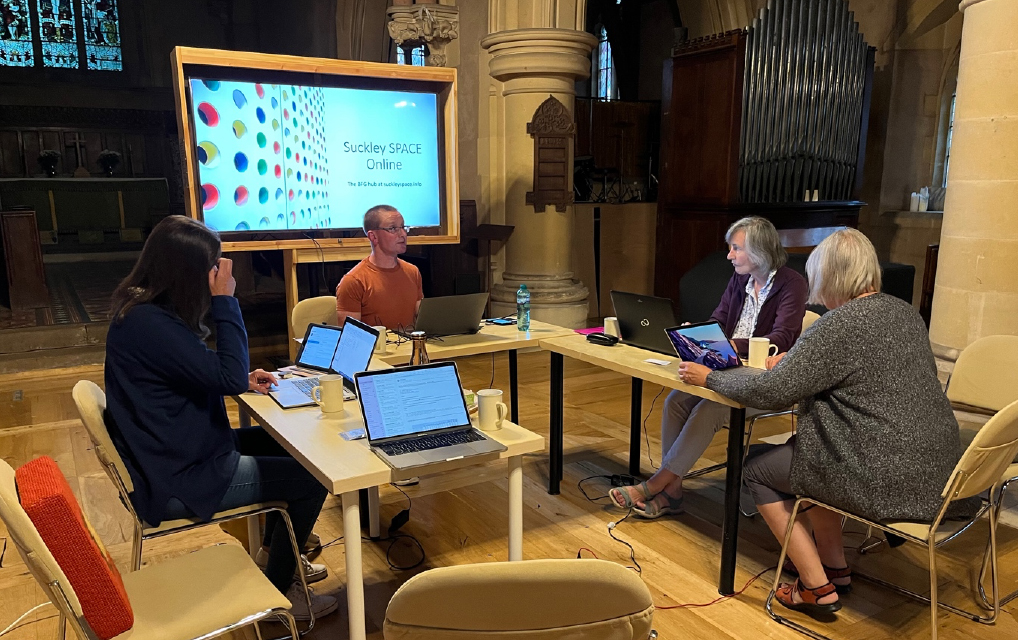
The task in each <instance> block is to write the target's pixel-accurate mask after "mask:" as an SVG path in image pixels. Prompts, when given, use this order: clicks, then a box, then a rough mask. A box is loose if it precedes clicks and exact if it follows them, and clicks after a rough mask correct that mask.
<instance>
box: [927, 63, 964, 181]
mask: <svg viewBox="0 0 1018 640" xmlns="http://www.w3.org/2000/svg"><path fill="white" fill-rule="evenodd" d="M959 59H960V47H957V48H955V51H954V53H953V55H952V56H951V57H950V58H948V63H947V64H946V65H945V67H944V71H943V74H942V76H941V81H940V116H939V118H938V122H937V147H936V155H935V156H934V163H933V186H935V187H947V173H948V170H949V169H950V166H951V142H952V141H953V140H954V105H955V101H956V99H957V96H958V61H959Z"/></svg>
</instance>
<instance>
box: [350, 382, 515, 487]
mask: <svg viewBox="0 0 1018 640" xmlns="http://www.w3.org/2000/svg"><path fill="white" fill-rule="evenodd" d="M354 379H355V380H356V385H357V398H358V401H359V402H360V405H361V411H362V413H363V414H364V427H365V431H366V432H367V436H368V444H369V445H370V446H371V449H372V451H374V452H375V454H377V455H378V457H380V458H381V459H382V460H383V461H385V463H386V464H388V465H389V466H390V467H392V468H393V469H397V470H401V469H412V468H414V467H420V466H423V465H426V464H431V463H435V462H443V461H451V460H458V459H460V458H470V457H474V456H483V455H490V454H497V453H498V452H500V451H505V450H506V447H505V446H504V445H502V444H500V443H498V442H496V441H495V440H492V439H491V438H489V437H488V436H486V435H485V434H484V433H482V432H481V431H479V430H477V429H475V428H474V427H473V425H471V424H470V416H469V414H468V412H467V404H466V400H465V399H464V398H463V388H462V385H461V384H460V379H459V373H458V372H457V369H456V363H455V362H438V363H434V364H426V365H420V366H414V367H401V368H397V369H386V370H380V371H364V372H361V373H358V374H356V375H355V376H354Z"/></svg>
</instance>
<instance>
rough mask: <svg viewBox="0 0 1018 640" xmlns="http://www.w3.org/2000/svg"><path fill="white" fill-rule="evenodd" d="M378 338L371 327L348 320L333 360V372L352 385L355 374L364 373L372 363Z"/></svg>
mask: <svg viewBox="0 0 1018 640" xmlns="http://www.w3.org/2000/svg"><path fill="white" fill-rule="evenodd" d="M377 338H378V334H377V333H375V332H374V330H373V329H371V328H370V327H367V326H364V325H361V324H359V323H357V322H355V321H354V320H352V319H347V322H346V323H345V324H344V326H343V337H341V338H340V339H339V346H338V347H337V348H336V356H335V357H334V358H333V359H332V370H333V371H335V372H336V373H338V374H339V375H341V376H343V377H344V378H345V379H346V381H347V382H351V383H352V382H353V374H355V373H360V372H361V371H364V370H365V369H367V368H368V365H369V364H370V363H371V352H372V351H374V349H375V340H376V339H377Z"/></svg>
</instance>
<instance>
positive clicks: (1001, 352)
mask: <svg viewBox="0 0 1018 640" xmlns="http://www.w3.org/2000/svg"><path fill="white" fill-rule="evenodd" d="M1015 362H1018V336H986V337H984V338H980V339H978V340H976V341H975V342H973V343H972V344H970V345H969V346H967V347H965V349H964V350H963V351H962V352H961V355H959V356H958V360H957V362H955V364H954V371H953V372H952V373H951V379H950V380H949V381H948V385H947V397H948V399H949V400H950V401H951V406H953V407H954V408H955V409H958V410H959V411H965V412H968V413H976V414H982V415H993V414H995V413H996V412H998V411H1000V410H1001V409H1003V408H1004V407H1005V406H1007V405H1009V404H1011V403H1012V402H1014V401H1015V400H1018V385H1016V384H1015V383H1014V380H1013V378H1012V377H1011V376H1012V373H1011V371H1012V369H1013V368H1014V363H1015ZM973 435H974V434H973V433H972V432H971V431H969V430H966V429H962V444H963V445H964V444H965V443H966V442H968V441H969V440H970V439H971V438H972V437H973ZM1016 462H1018V461H1016ZM1016 480H1018V464H1011V466H1010V467H1008V469H1007V470H1006V471H1005V472H1004V482H1003V484H1002V485H1001V487H1000V495H999V496H996V499H995V501H991V504H992V505H994V506H990V507H989V508H991V509H994V508H995V509H996V510H997V513H996V514H993V515H991V518H993V519H994V520H996V519H997V517H998V516H999V515H1000V509H1001V508H1002V506H1003V502H1004V494H1005V493H1006V492H1007V488H1008V486H1009V485H1010V484H1011V483H1012V482H1014V481H1016ZM981 514H982V512H980V515H981ZM974 521H975V519H973V522H974ZM966 528H967V527H966ZM989 563H990V543H989V541H987V545H986V552H985V553H984V554H983V567H982V571H981V573H980V575H979V595H980V597H981V598H982V600H983V603H984V605H985V606H986V607H987V608H992V606H993V605H992V603H991V602H990V601H989V597H988V596H987V594H986V590H985V588H984V586H983V578H984V577H985V574H986V570H987V568H988V566H989ZM1015 598H1018V590H1015V591H1012V592H1011V593H1009V594H1008V595H1006V596H1003V597H1002V598H1001V599H1000V604H1001V606H1003V605H1005V604H1007V603H1008V602H1011V601H1012V600H1014V599H1015Z"/></svg>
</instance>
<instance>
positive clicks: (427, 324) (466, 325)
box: [413, 293, 488, 337]
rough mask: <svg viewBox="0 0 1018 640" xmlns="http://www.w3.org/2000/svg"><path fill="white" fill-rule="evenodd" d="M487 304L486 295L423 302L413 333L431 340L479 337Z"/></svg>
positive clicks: (449, 297) (441, 298) (476, 294)
mask: <svg viewBox="0 0 1018 640" xmlns="http://www.w3.org/2000/svg"><path fill="white" fill-rule="evenodd" d="M487 303H488V294H487V293H468V294H466V295H460V296H440V297H438V298H424V299H423V300H421V308H420V309H419V310H418V311H417V320H416V321H415V322H414V329H413V330H414V331H423V332H424V333H426V334H428V336H429V337H430V336H458V335H462V334H470V333H477V331H478V329H480V326H481V317H482V316H483V315H484V305H486V304H487Z"/></svg>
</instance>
